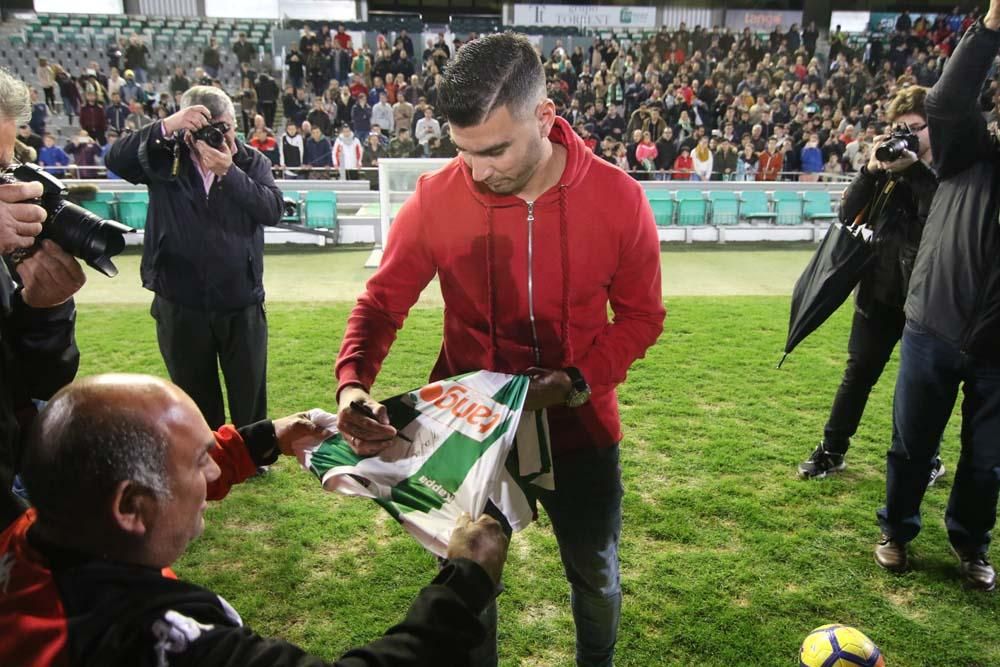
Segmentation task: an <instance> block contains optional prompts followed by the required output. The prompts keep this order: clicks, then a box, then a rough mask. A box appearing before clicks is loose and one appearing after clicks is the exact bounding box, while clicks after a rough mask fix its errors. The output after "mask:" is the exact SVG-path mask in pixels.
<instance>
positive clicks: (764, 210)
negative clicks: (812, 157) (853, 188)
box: [646, 189, 837, 227]
mask: <svg viewBox="0 0 1000 667" xmlns="http://www.w3.org/2000/svg"><path fill="white" fill-rule="evenodd" d="M646 197H647V199H649V204H650V207H651V208H652V209H653V217H654V218H655V219H656V224H657V225H658V226H660V227H665V226H667V225H710V224H711V225H736V224H740V223H754V222H769V223H774V224H779V225H801V224H803V223H813V222H826V221H831V220H834V219H835V218H836V217H837V214H836V213H835V212H834V211H833V206H832V201H831V198H830V193H829V192H826V191H809V192H804V193H803V192H792V191H782V190H778V191H775V192H773V193H772V194H771V197H770V198H769V197H768V195H767V193H766V192H764V191H763V190H746V191H743V192H741V193H736V192H732V191H728V190H727V191H721V190H720V191H715V190H713V191H708V192H701V191H699V190H678V191H670V190H654V189H649V190H646Z"/></svg>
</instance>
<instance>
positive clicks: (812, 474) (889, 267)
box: [799, 86, 944, 483]
mask: <svg viewBox="0 0 1000 667" xmlns="http://www.w3.org/2000/svg"><path fill="white" fill-rule="evenodd" d="M926 96H927V89H926V88H922V87H920V86H909V87H907V88H903V89H902V90H900V91H899V93H897V95H896V96H895V98H893V100H892V102H891V103H890V104H889V108H888V110H887V112H886V117H887V119H888V120H889V122H890V123H892V124H893V125H894V126H896V127H899V126H906V131H907V132H909V133H912V134H913V135H914V136H915V137H916V138H917V140H918V141H919V148H918V149H917V152H916V153H914V152H913V151H910V150H907V151H905V152H904V153H903V155H902V157H900V158H899V159H898V160H895V161H893V162H890V163H888V164H886V163H882V162H879V160H878V159H877V158H876V157H875V152H876V151H872V156H871V159H870V160H869V161H868V164H867V165H866V166H864V167H862V168H861V171H860V172H859V173H858V175H857V177H855V179H854V180H853V181H852V182H851V184H850V185H849V186H848V188H847V190H846V191H845V192H844V198H843V201H842V202H841V204H840V221H841V222H842V223H843V224H845V225H850V224H853V223H854V222H855V220H861V221H863V222H865V223H867V224H868V225H869V226H871V227H872V229H873V232H874V234H875V239H876V240H875V249H876V255H875V257H876V258H875V262H874V263H873V266H872V268H871V270H870V271H869V273H868V274H867V275H866V276H865V277H864V278H863V279H862V280H861V283H860V284H859V285H858V289H857V292H856V294H855V297H856V301H855V310H854V322H853V324H852V326H851V337H850V339H849V341H848V343H847V368H846V369H845V370H844V378H843V380H842V381H841V383H840V388H839V389H838V390H837V395H836V397H835V398H834V400H833V407H832V408H831V410H830V418H829V420H828V421H827V423H826V428H825V429H824V433H823V440H822V441H821V442H820V444H819V446H818V447H817V448H816V449H815V450H814V451H813V453H812V455H811V456H810V457H809V458H808V459H807V460H806V461H804V462H802V463H801V464H799V475H801V476H802V477H803V478H805V479H811V478H818V477H826V476H827V475H828V474H830V473H835V472H839V471H841V470H843V469H844V468H846V467H847V464H846V463H845V462H844V455H845V454H846V453H847V449H848V447H849V446H850V442H851V441H850V439H851V436H853V435H854V433H855V432H856V431H857V430H858V424H859V423H860V422H861V416H862V414H864V411H865V405H866V404H867V402H868V395H869V394H870V393H871V390H872V387H874V386H875V383H876V382H878V379H879V377H880V376H881V375H882V371H883V369H884V368H885V365H886V363H887V362H888V361H889V356H890V355H891V354H892V350H893V348H895V347H896V343H898V342H899V339H900V337H901V336H902V335H903V325H904V324H905V323H906V317H905V316H904V315H903V302H904V301H905V300H906V291H907V287H908V285H909V282H910V275H911V273H912V272H913V262H914V260H915V258H916V256H917V248H918V247H919V246H920V237H921V234H922V233H923V229H924V223H925V221H926V220H927V213H928V211H929V210H930V206H931V201H932V200H933V199H934V192H935V191H936V190H937V179H936V177H935V176H934V172H932V171H931V169H930V167H928V165H929V164H930V163H931V160H932V154H931V143H930V134H929V132H928V129H927V115H926V112H925V110H924V99H925V97H926ZM886 139H887V138H886V137H880V138H879V139H878V140H877V141H876V144H879V143H881V142H882V141H884V140H886ZM888 141H892V139H891V138H890V139H888ZM935 461H936V462H935V466H934V467H933V468H932V470H931V478H930V479H931V482H932V483H933V481H934V480H935V479H936V478H937V477H938V476H939V475H941V474H943V472H944V466H943V465H942V464H941V459H940V458H936V459H935Z"/></svg>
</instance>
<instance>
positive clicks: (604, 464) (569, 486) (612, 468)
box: [471, 445, 623, 667]
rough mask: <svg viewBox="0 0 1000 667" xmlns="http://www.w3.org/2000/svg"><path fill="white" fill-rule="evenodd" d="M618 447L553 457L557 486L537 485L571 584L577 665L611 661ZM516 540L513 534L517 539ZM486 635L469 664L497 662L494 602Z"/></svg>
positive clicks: (617, 592) (617, 607)
mask: <svg viewBox="0 0 1000 667" xmlns="http://www.w3.org/2000/svg"><path fill="white" fill-rule="evenodd" d="M618 459H619V450H618V446H617V445H616V446H614V447H611V448H608V449H599V450H593V451H588V452H581V453H578V454H576V455H573V456H571V457H567V458H564V459H556V460H555V461H554V462H553V470H554V474H555V487H556V490H555V491H545V490H542V489H538V494H537V495H538V501H539V502H541V504H542V507H544V508H545V512H546V513H547V514H548V515H549V519H550V520H551V521H552V531H553V532H554V533H555V535H556V541H557V542H558V543H559V556H560V557H561V558H562V563H563V570H564V571H565V573H566V579H568V580H569V584H570V604H571V606H572V609H573V620H574V621H575V623H576V664H577V665H581V666H588V667H589V666H593V667H598V666H600V667H604V666H610V665H612V664H613V661H614V655H615V643H616V641H617V638H618V622H619V618H620V615H621V603H622V591H621V582H620V580H619V568H618V540H619V538H620V537H621V532H622V495H623V488H622V482H621V466H620V465H619V463H618ZM515 539H516V538H515ZM480 619H481V620H482V621H483V623H484V625H486V632H487V640H486V642H484V644H483V645H482V646H481V647H480V648H479V649H478V650H476V651H474V652H473V654H472V659H471V664H472V665H476V666H477V667H490V666H491V665H496V664H497V649H496V623H497V609H496V602H494V603H492V604H491V605H490V606H489V607H487V609H486V611H485V612H483V615H482V616H481V617H480Z"/></svg>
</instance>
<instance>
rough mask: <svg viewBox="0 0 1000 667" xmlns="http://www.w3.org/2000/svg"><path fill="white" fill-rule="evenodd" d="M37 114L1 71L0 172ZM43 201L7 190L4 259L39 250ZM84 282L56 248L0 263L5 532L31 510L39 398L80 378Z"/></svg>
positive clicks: (1, 214) (30, 192)
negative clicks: (24, 448) (21, 471)
mask: <svg viewBox="0 0 1000 667" xmlns="http://www.w3.org/2000/svg"><path fill="white" fill-rule="evenodd" d="M30 111H31V101H30V97H29V95H28V87H27V86H25V85H24V84H23V83H22V82H20V81H18V80H17V79H15V78H14V77H12V76H11V75H10V74H8V73H7V72H5V71H4V70H2V69H0V168H5V167H7V166H9V165H10V164H11V162H12V161H13V159H14V139H15V136H16V133H17V126H18V124H19V123H20V122H22V121H23V120H24V119H25V118H26V117H27V116H28V115H29V113H30ZM41 194H42V186H41V184H40V183H15V184H10V185H0V255H3V256H5V257H6V255H8V254H9V253H11V252H13V251H14V250H17V249H18V248H27V247H30V246H32V245H34V243H35V236H37V235H38V234H39V233H40V232H41V231H42V222H44V221H45V218H46V213H45V209H43V208H42V207H40V206H35V205H34V204H31V203H26V202H29V201H30V200H32V199H36V198H37V197H40V196H41ZM85 280H86V277H85V275H84V273H83V270H82V269H81V268H80V265H79V263H78V262H77V261H76V260H75V259H74V258H73V257H71V256H70V255H69V254H68V253H66V252H65V251H64V250H62V249H61V248H60V247H59V246H58V245H56V244H55V243H53V242H52V241H44V242H43V243H42V245H41V246H40V247H39V248H38V249H37V250H36V251H35V252H34V254H32V255H31V256H30V257H28V258H27V259H25V260H24V261H23V262H21V263H20V264H19V265H18V266H17V267H16V269H15V267H14V265H13V264H12V263H10V262H9V260H7V259H6V258H3V259H0V528H2V527H3V526H6V525H7V524H8V523H9V522H10V521H12V520H13V519H14V518H15V517H16V516H17V515H18V514H20V513H21V512H22V511H24V503H23V502H22V500H21V499H20V498H18V497H17V496H15V495H14V493H13V492H12V490H11V487H12V485H13V481H14V474H15V472H16V470H17V467H18V463H19V459H20V455H21V445H22V438H23V426H24V425H25V424H26V422H27V421H29V420H30V419H31V417H33V416H34V412H35V410H34V405H33V403H32V399H38V400H47V399H49V398H50V397H51V396H52V394H54V393H55V392H56V391H57V390H58V389H59V388H60V387H62V386H63V385H65V384H67V383H68V382H70V381H71V380H72V379H73V377H74V376H75V375H76V370H77V367H78V366H79V363H80V352H79V350H78V349H77V347H76V339H75V337H74V328H75V326H74V325H75V321H76V308H75V306H74V304H73V298H72V297H73V294H75V293H76V292H77V291H78V290H79V289H80V287H82V286H83V283H84V281H85Z"/></svg>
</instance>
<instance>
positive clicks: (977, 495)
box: [877, 323, 1000, 551]
mask: <svg viewBox="0 0 1000 667" xmlns="http://www.w3.org/2000/svg"><path fill="white" fill-rule="evenodd" d="M900 352H901V357H900V366H899V377H898V378H897V380H896V396H895V399H894V403H893V415H892V417H893V425H892V448H891V449H890V450H889V453H888V455H887V457H886V463H887V470H886V484H885V494H886V504H885V507H883V508H882V509H880V510H879V511H878V513H877V514H878V519H879V523H880V524H881V526H882V530H883V531H884V532H885V533H886V534H887V535H888V536H889V537H891V538H892V539H894V540H896V541H899V542H904V543H905V542H909V541H910V540H912V539H913V538H915V537H916V536H917V533H919V532H920V503H921V501H922V500H923V497H924V492H925V491H926V490H927V482H928V475H929V474H930V470H931V465H932V462H933V460H934V456H935V452H936V450H937V448H938V443H939V441H940V439H941V434H942V432H943V431H944V427H945V426H946V425H947V423H948V418H949V417H950V416H951V412H952V408H953V407H954V405H955V400H956V398H957V397H958V388H959V385H961V387H962V393H963V395H964V396H963V399H962V436H961V437H962V453H961V456H960V457H959V460H958V468H957V470H956V471H955V481H954V483H953V484H952V487H951V497H950V498H949V500H948V509H947V511H946V512H945V524H946V526H947V527H948V539H949V540H950V541H951V543H952V545H954V546H955V547H956V548H958V549H960V550H975V551H985V550H986V548H987V546H988V545H989V542H990V530H991V529H992V528H993V525H994V523H996V508H997V493H998V491H1000V364H996V363H987V362H985V361H983V360H982V359H977V358H976V357H973V356H970V355H968V354H965V353H963V352H961V351H960V350H959V349H958V348H956V347H954V346H953V345H951V344H950V343H947V342H945V341H943V340H941V339H939V338H937V337H935V336H934V335H932V334H930V333H929V332H927V331H925V330H923V329H921V328H920V327H919V326H917V325H915V324H913V323H907V325H906V329H905V331H904V332H903V344H902V347H901V350H900Z"/></svg>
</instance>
